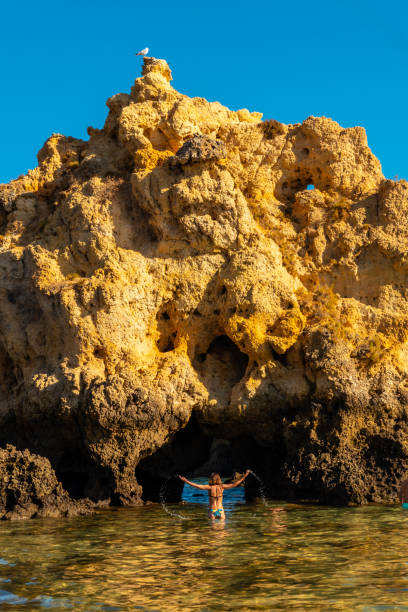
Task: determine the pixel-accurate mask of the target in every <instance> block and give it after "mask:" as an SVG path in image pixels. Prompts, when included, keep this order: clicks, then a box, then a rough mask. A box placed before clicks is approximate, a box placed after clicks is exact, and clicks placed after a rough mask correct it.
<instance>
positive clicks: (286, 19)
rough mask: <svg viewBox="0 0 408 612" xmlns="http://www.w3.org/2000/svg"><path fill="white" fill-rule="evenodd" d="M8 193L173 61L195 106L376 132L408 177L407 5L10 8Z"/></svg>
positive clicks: (293, 0)
mask: <svg viewBox="0 0 408 612" xmlns="http://www.w3.org/2000/svg"><path fill="white" fill-rule="evenodd" d="M1 13H2V32H1V38H0V48H1V55H2V58H3V62H2V64H3V66H2V75H1V81H0V83H1V84H0V88H1V95H0V105H1V118H2V147H1V164H0V168H1V173H0V182H1V181H4V182H6V181H9V180H10V179H12V178H16V177H17V176H18V175H19V174H22V173H24V172H26V171H27V169H28V168H33V167H35V166H36V165H37V162H36V153H37V151H38V150H39V149H40V148H41V146H42V145H43V143H44V141H45V140H46V138H48V136H50V135H51V133H53V132H58V133H62V134H65V135H66V136H75V137H78V138H87V135H86V128H87V126H89V125H92V126H94V127H102V125H103V123H104V120H105V117H106V114H107V108H106V106H105V101H106V99H107V98H108V97H110V96H111V95H113V94H114V93H117V92H129V90H130V87H131V85H132V84H133V81H134V79H135V78H136V77H138V76H140V69H141V63H142V60H141V59H140V58H137V57H135V55H134V53H135V52H136V51H138V50H139V49H141V48H143V47H145V46H148V47H150V50H151V52H150V55H153V56H154V57H159V58H164V59H166V60H167V61H168V62H169V64H170V67H171V68H172V71H173V79H174V80H173V85H174V87H176V88H177V89H178V90H179V91H181V92H182V93H185V94H187V95H189V96H202V97H205V98H207V99H208V100H210V101H213V100H218V101H219V102H221V103H223V104H225V105H227V106H228V107H230V108H232V109H234V110H236V109H238V108H248V109H249V110H251V111H253V110H256V111H260V112H263V113H264V118H266V119H269V118H275V119H278V120H279V121H282V122H284V123H298V122H301V121H303V120H304V119H305V118H306V117H308V116H309V115H315V116H320V115H324V116H326V117H331V118H332V119H334V120H336V121H338V122H339V123H340V124H341V125H342V126H344V127H350V126H354V125H361V126H363V127H365V129H366V131H367V136H368V143H369V145H370V147H371V149H372V151H373V152H374V154H375V155H376V156H377V157H378V158H379V159H380V161H381V163H382V167H383V172H384V174H385V176H387V177H389V178H394V177H395V176H396V175H398V176H399V178H406V179H408V155H407V143H408V121H407V116H406V115H407V110H408V104H407V100H408V95H407V94H408V74H407V73H408V70H407V66H408V44H407V38H408V37H407V22H408V8H407V4H406V2H403V1H402V0H401V1H399V2H393V1H392V0H388V2H386V1H384V2H381V3H380V2H377V1H376V0H370V1H359V0H354V1H352V2H351V1H350V0H337V2H322V1H317V2H313V0H309V1H308V2H307V1H306V0H303V1H298V0H289V1H288V0H281V1H280V2H274V0H270V1H263V0H260V1H259V0H258V2H249V1H246V2H243V1H242V0H234V1H223V0H218V1H214V0H207V1H206V2H198V1H194V0H190V1H189V2H186V1H185V0H173V1H167V2H163V1H162V0H150V1H149V0H144V1H142V2H140V1H139V2H137V1H133V2H131V1H129V0H117V1H116V2H115V1H110V2H107V1H106V0H99V1H98V2H95V1H91V0H82V1H79V0H70V1H69V2H66V1H64V0H53V1H52V2H51V1H50V0H45V1H42V0H38V1H37V2H33V1H32V0H30V1H27V0H22V1H20V2H19V1H18V0H16V2H14V3H12V2H8V3H7V4H6V3H3V6H2V11H1Z"/></svg>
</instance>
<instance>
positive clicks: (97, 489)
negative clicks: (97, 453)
mask: <svg viewBox="0 0 408 612" xmlns="http://www.w3.org/2000/svg"><path fill="white" fill-rule="evenodd" d="M52 465H53V467H54V469H55V475H56V477H57V480H58V481H59V482H60V483H61V484H62V486H63V487H64V489H65V490H66V491H67V493H68V494H69V496H70V497H71V498H72V499H83V498H89V499H91V500H92V501H94V502H98V501H107V500H109V499H110V498H111V492H112V489H113V487H114V483H113V479H112V477H109V473H108V471H107V470H104V469H103V468H101V467H100V466H98V465H97V464H95V463H93V462H92V461H90V459H89V458H86V457H85V456H84V455H83V453H81V452H80V451H79V450H78V449H77V452H71V451H65V452H64V453H63V454H62V455H61V457H60V458H59V459H58V460H56V459H54V460H53V461H52Z"/></svg>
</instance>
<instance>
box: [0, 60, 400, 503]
mask: <svg viewBox="0 0 408 612" xmlns="http://www.w3.org/2000/svg"><path fill="white" fill-rule="evenodd" d="M170 81H171V73H170V70H169V67H168V65H167V64H166V62H165V61H163V60H157V59H154V58H145V59H144V68H143V76H142V77H141V78H137V79H136V81H135V84H134V86H133V88H132V90H131V93H130V94H117V95H115V96H113V97H112V98H110V99H109V100H108V102H107V104H108V107H109V109H110V112H109V115H108V117H107V119H106V123H105V126H104V128H103V129H102V130H97V129H93V128H89V129H88V132H89V136H90V138H89V140H88V141H86V142H85V141H82V140H78V139H75V138H66V137H64V136H61V135H58V134H54V135H52V136H51V138H49V140H48V141H47V142H46V143H45V145H44V147H43V148H42V149H41V151H40V152H39V154H38V161H39V165H38V167H37V168H36V169H35V170H32V171H29V172H28V173H27V175H25V176H21V177H19V178H18V179H16V180H14V181H12V182H11V183H9V184H7V185H2V186H1V187H0V202H1V207H0V225H1V229H0V233H1V237H0V315H1V316H0V348H1V351H0V445H1V446H2V447H3V450H2V451H1V453H2V455H1V457H2V460H1V461H0V470H1V475H0V479H1V486H0V503H1V504H2V505H1V512H3V514H4V512H6V511H7V512H10V511H13V508H12V504H11V502H10V500H11V499H14V498H13V496H12V494H11V493H10V491H11V489H10V487H9V485H8V484H7V480H5V478H7V473H8V469H9V468H8V467H7V466H10V465H11V463H13V462H16V461H17V457H22V456H24V457H25V460H24V461H26V460H27V461H29V460H30V461H31V459H30V457H31V455H30V454H29V453H35V454H36V456H37V459H36V461H39V462H40V463H39V464H38V465H46V468H44V469H46V473H47V478H48V479H49V481H50V483H51V484H50V487H49V490H50V491H51V490H53V491H56V493H55V495H57V496H58V495H64V493H63V489H65V491H66V492H67V493H66V495H68V494H69V496H70V499H71V500H80V499H85V498H88V499H89V500H91V501H90V502H89V504H91V502H92V503H99V504H103V503H106V504H125V505H131V504H137V503H141V500H146V499H157V496H158V489H159V487H160V484H161V483H162V482H163V479H164V478H166V477H167V476H168V475H170V474H171V473H173V472H178V471H184V472H187V471H190V472H192V471H194V470H200V466H205V465H210V464H212V463H211V462H212V459H211V456H212V453H213V452H216V453H218V455H217V457H218V461H220V462H221V464H220V470H221V471H222V470H227V469H228V470H230V469H231V470H232V469H238V470H239V469H241V470H242V469H243V468H245V467H248V466H249V467H253V468H254V469H256V470H257V471H258V472H259V473H260V475H261V476H262V477H263V478H264V479H265V481H266V483H267V487H268V491H269V494H270V495H273V496H276V497H279V498H288V499H318V500H320V501H322V502H326V503H340V504H344V503H364V502H367V501H384V500H391V501H392V500H395V499H396V490H397V483H398V481H399V479H400V478H401V476H402V475H403V474H404V473H405V471H406V470H407V468H408V445H407V434H408V412H407V402H408V382H407V380H408V378H407V371H408V328H407V317H408V308H407V306H408V282H407V267H408V259H407V247H408V223H407V217H406V216H405V213H406V212H407V213H408V184H407V182H405V181H403V180H401V181H397V182H394V181H390V180H386V179H385V178H384V177H383V175H382V173H381V167H380V163H379V162H378V160H377V159H376V158H375V157H374V155H373V154H372V153H371V151H370V149H369V148H368V146H367V141H366V135H365V132H364V129H363V128H360V127H355V128H347V129H343V128H342V127H340V126H339V125H338V124H337V123H336V122H334V121H332V120H331V119H327V118H324V117H320V118H317V117H309V118H308V119H306V120H305V121H304V122H303V123H302V124H295V125H283V124H281V123H279V122H278V121H275V120H266V121H263V120H262V118H261V114H260V113H250V112H249V111H248V110H246V109H242V110H238V111H236V112H234V111H231V110H229V109H227V108H226V107H224V106H222V105H221V104H219V103H218V102H212V103H210V102H207V101H206V100H205V99H203V98H189V97H187V96H185V95H182V94H180V93H178V92H177V91H176V90H175V89H173V87H172V86H171V85H170ZM311 187H312V188H311ZM7 444H9V445H13V447H11V446H6V445H7ZM15 449H18V450H15ZM214 449H215V450H214ZM220 449H221V450H220ZM19 453H20V454H19ZM21 453H23V454H22V455H21ZM38 456H40V457H38ZM7 457H8V458H7ZM41 458H44V459H42V461H44V462H46V463H41ZM45 458H46V459H45ZM18 460H20V459H18ZM48 461H49V462H50V463H48ZM36 465H37V464H36ZM13 469H14V468H13ZM16 469H17V468H16ZM54 474H55V476H54ZM26 477H27V476H24V478H26ZM24 478H22V480H21V482H23V481H24V482H26V480H24ZM57 480H58V481H59V483H60V484H58V483H57ZM248 480H249V479H248ZM51 481H52V482H51ZM13 486H14V485H13ZM30 486H31V485H30ZM248 486H249V485H248ZM58 487H60V488H58ZM22 488H23V489H24V490H25V491H26V490H28V489H29V490H30V491H31V493H30V494H31V495H33V496H34V497H35V495H36V493H33V492H32V488H31V489H30V487H28V489H27V486H26V485H24V484H22ZM53 494H54V493H53ZM27 495H29V493H27ZM46 495H48V492H47V493H46ZM179 496H180V487H178V488H177V487H174V498H175V499H177V498H179ZM6 499H7V500H8V501H7V502H6V501H5V500H6ZM26 501H27V500H26ZM15 503H16V504H17V500H16V502H15ZM27 503H28V501H27ZM33 503H36V502H33ZM10 504H11V505H10ZM73 505H74V506H75V502H73ZM37 506H38V504H37ZM28 515H30V513H29V512H28Z"/></svg>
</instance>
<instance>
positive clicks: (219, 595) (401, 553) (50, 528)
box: [0, 498, 408, 611]
mask: <svg viewBox="0 0 408 612" xmlns="http://www.w3.org/2000/svg"><path fill="white" fill-rule="evenodd" d="M204 501H205V499H204ZM195 502H196V503H194V504H192V503H187V504H186V505H185V506H183V514H185V515H186V517H187V518H188V520H186V521H178V520H175V519H173V518H172V517H169V515H167V514H165V513H164V512H163V510H162V508H161V506H155V505H152V506H146V507H144V508H134V509H120V510H113V509H112V510H107V511H103V512H101V513H100V514H98V515H97V516H94V517H82V518H77V519H71V520H52V519H47V520H37V521H28V522H24V523H5V522H3V523H2V524H1V532H0V545H1V549H0V557H1V563H0V608H1V609H15V608H22V609H23V608H26V609H29V610H37V609H44V608H48V609H59V608H71V609H74V610H89V611H91V610H108V609H110V610H112V609H118V610H128V609H129V610H132V609H136V607H138V609H139V610H146V611H152V610H180V609H183V608H185V609H187V610H191V609H197V610H231V609H234V610H235V609H237V610H238V609H239V610H270V609H274V610H288V609H290V610H376V609H378V610H380V609H387V608H384V606H386V607H390V606H394V607H395V606H396V609H404V607H407V608H408V562H407V560H406V555H405V548H404V546H403V537H404V534H405V531H406V529H407V527H408V513H405V514H404V513H403V512H402V511H401V510H400V509H399V508H393V507H381V506H368V507H364V508H343V509H336V508H323V507H312V506H308V507H301V506H291V505H289V504H284V503H279V504H278V503H273V502H269V504H268V506H266V507H265V506H263V505H258V506H255V507H253V506H246V505H241V504H239V503H237V501H235V502H234V503H233V502H232V501H231V498H230V500H229V501H227V503H226V504H225V506H226V510H227V520H226V521H225V522H222V521H214V522H210V521H208V520H207V511H206V506H205V505H204V504H200V503H197V499H196V498H195Z"/></svg>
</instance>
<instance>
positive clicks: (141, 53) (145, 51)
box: [136, 47, 149, 55]
mask: <svg viewBox="0 0 408 612" xmlns="http://www.w3.org/2000/svg"><path fill="white" fill-rule="evenodd" d="M148 53H149V47H146V48H145V49H142V50H141V51H139V53H136V55H147V54H148Z"/></svg>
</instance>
